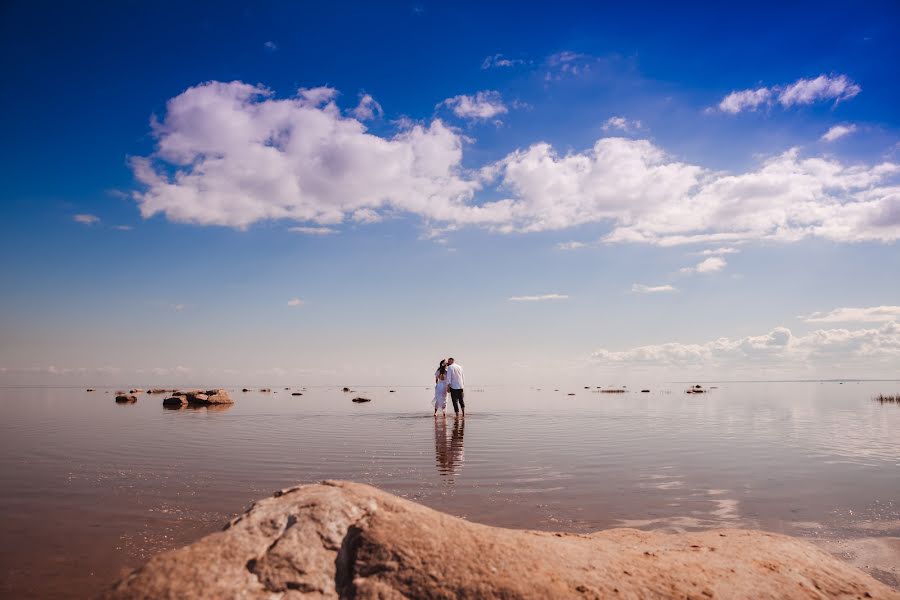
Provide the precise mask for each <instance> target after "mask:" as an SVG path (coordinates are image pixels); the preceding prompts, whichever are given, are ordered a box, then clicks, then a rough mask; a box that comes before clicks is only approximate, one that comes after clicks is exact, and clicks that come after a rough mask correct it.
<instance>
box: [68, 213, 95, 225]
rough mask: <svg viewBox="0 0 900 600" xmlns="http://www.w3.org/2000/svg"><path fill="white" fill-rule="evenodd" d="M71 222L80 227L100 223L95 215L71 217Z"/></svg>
mask: <svg viewBox="0 0 900 600" xmlns="http://www.w3.org/2000/svg"><path fill="white" fill-rule="evenodd" d="M72 220H73V221H75V222H76V223H81V224H82V225H96V224H97V223H99V222H100V217H98V216H96V215H88V214H81V215H75V216H73V217H72Z"/></svg>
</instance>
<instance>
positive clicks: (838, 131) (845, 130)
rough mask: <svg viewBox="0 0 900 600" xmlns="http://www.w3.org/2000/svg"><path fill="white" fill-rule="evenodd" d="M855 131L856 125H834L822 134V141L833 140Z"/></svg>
mask: <svg viewBox="0 0 900 600" xmlns="http://www.w3.org/2000/svg"><path fill="white" fill-rule="evenodd" d="M855 131H856V125H853V124H850V125H835V126H833V127H831V128H830V129H829V130H828V131H826V132H825V133H824V135H822V141H823V142H833V141H834V140H838V139H840V138H842V137H844V136H845V135H850V134H851V133H854V132H855Z"/></svg>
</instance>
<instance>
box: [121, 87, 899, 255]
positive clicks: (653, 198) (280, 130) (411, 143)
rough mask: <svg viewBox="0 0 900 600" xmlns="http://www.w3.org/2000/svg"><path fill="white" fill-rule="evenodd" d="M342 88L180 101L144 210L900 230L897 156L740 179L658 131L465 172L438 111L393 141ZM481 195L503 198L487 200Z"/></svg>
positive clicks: (216, 220)
mask: <svg viewBox="0 0 900 600" xmlns="http://www.w3.org/2000/svg"><path fill="white" fill-rule="evenodd" d="M336 96H337V92H336V90H334V89H332V88H327V87H324V88H313V89H303V90H300V91H299V92H298V95H297V96H296V97H294V98H290V99H286V100H278V99H275V98H273V97H272V94H271V92H269V91H268V90H266V89H264V88H259V87H254V86H250V85H246V84H243V83H240V82H233V83H227V84H226V83H215V82H213V83H208V84H203V85H200V86H197V87H194V88H190V89H189V90H187V91H186V92H184V93H183V94H181V95H179V96H177V97H175V98H173V99H171V100H170V101H169V103H168V105H167V109H168V110H167V114H166V116H165V118H164V120H163V121H162V122H161V123H155V124H154V127H153V130H154V131H153V133H154V135H155V137H156V139H157V148H156V151H155V153H154V154H153V155H152V156H150V157H142V158H135V159H133V160H132V167H133V169H134V172H135V176H136V178H137V179H138V181H139V182H140V183H141V184H142V185H143V190H142V191H139V192H136V193H135V194H134V197H135V199H136V200H137V202H138V204H139V206H140V210H141V213H142V215H143V216H144V217H151V216H153V215H155V214H164V215H165V216H166V217H167V218H168V219H169V220H171V221H175V222H184V223H197V224H204V225H224V226H230V227H237V228H244V227H247V226H249V225H251V224H253V223H256V222H259V221H265V220H274V219H288V220H292V221H296V222H299V223H300V224H301V225H302V226H304V227H312V226H314V225H317V226H325V227H329V226H333V225H336V224H339V223H342V222H343V221H345V220H346V219H354V220H357V221H359V222H363V223H365V222H372V221H376V220H378V219H380V218H382V216H383V215H385V214H397V213H400V214H402V213H407V214H413V215H418V216H420V217H422V218H423V220H424V221H425V222H426V223H428V224H429V225H430V226H432V227H435V228H445V227H448V226H455V227H459V226H464V225H480V226H485V227H489V228H491V229H493V230H496V231H499V232H511V231H520V232H530V231H546V230H555V229H566V228H570V227H574V226H578V225H583V224H588V223H606V224H608V225H610V226H611V227H612V230H611V232H610V233H609V234H608V235H607V236H606V237H605V238H604V240H605V241H606V242H610V243H612V242H639V243H650V244H657V245H661V246H670V245H677V244H691V243H719V244H734V243H738V242H741V241H747V240H753V241H758V240H777V241H781V242H793V241H797V240H800V239H804V238H807V237H819V238H824V239H829V240H832V241H839V242H856V241H864V240H869V241H884V242H887V241H892V240H896V239H900V185H897V184H896V183H895V182H894V181H893V180H895V179H896V175H897V174H898V173H900V165H897V164H893V163H890V162H883V163H881V164H874V165H863V164H857V165H845V164H843V163H841V162H839V161H838V160H836V159H834V158H830V157H827V158H826V157H816V156H812V157H808V158H807V157H801V156H800V152H799V150H797V149H791V150H788V151H786V152H784V153H782V154H779V155H776V156H773V157H770V158H768V159H765V160H764V161H763V162H762V163H761V164H760V165H759V166H758V167H757V168H754V169H751V170H749V171H746V172H743V173H735V174H731V173H723V172H718V171H713V170H711V169H707V168H705V167H703V166H701V165H696V164H690V163H687V162H682V161H679V160H677V159H675V158H673V157H671V156H669V155H668V154H666V152H665V151H663V150H662V149H661V148H659V147H658V146H656V145H654V144H653V143H652V142H650V141H648V140H640V139H627V138H621V137H604V138H601V139H599V140H597V142H596V143H595V144H594V145H593V146H592V147H591V148H589V149H587V150H584V151H582V152H569V153H566V154H559V153H557V151H556V150H555V149H554V148H553V147H552V146H550V144H547V143H537V144H534V145H532V146H530V147H527V148H524V149H519V150H516V151H514V152H511V153H510V154H508V155H507V156H505V157H504V158H502V159H500V160H498V161H496V162H493V163H489V164H486V165H483V166H481V167H480V168H477V169H474V170H471V169H466V168H463V166H462V159H463V148H464V145H465V143H466V141H467V139H466V138H464V137H463V136H462V135H461V134H460V133H459V132H457V131H455V130H454V129H452V128H450V127H448V126H446V125H445V124H444V123H443V122H442V121H441V120H440V119H435V120H433V121H432V122H431V123H430V124H415V123H409V124H408V126H407V127H404V128H401V129H400V130H399V131H398V132H397V133H396V134H395V135H393V136H391V137H381V136H378V135H374V134H371V133H369V132H368V131H367V130H366V127H365V125H364V124H363V123H362V122H360V121H359V120H357V119H354V118H352V117H347V116H344V115H343V114H342V112H341V110H340V109H339V108H338V107H337V105H336V104H335V98H336ZM481 191H489V192H490V193H491V195H493V196H499V199H498V200H491V201H480V200H478V199H477V197H476V194H477V193H478V192H481Z"/></svg>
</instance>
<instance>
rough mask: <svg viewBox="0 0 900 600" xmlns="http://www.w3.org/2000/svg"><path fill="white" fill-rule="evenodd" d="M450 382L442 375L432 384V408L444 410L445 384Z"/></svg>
mask: <svg viewBox="0 0 900 600" xmlns="http://www.w3.org/2000/svg"><path fill="white" fill-rule="evenodd" d="M449 383H450V380H449V379H448V378H447V377H446V375H445V376H444V379H438V380H437V383H436V384H435V385H434V400H432V401H431V405H432V406H433V407H434V410H444V409H445V408H446V406H447V385H448V384H449Z"/></svg>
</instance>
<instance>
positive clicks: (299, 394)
mask: <svg viewBox="0 0 900 600" xmlns="http://www.w3.org/2000/svg"><path fill="white" fill-rule="evenodd" d="M302 395H303V392H294V393H293V394H291V396H302Z"/></svg>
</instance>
